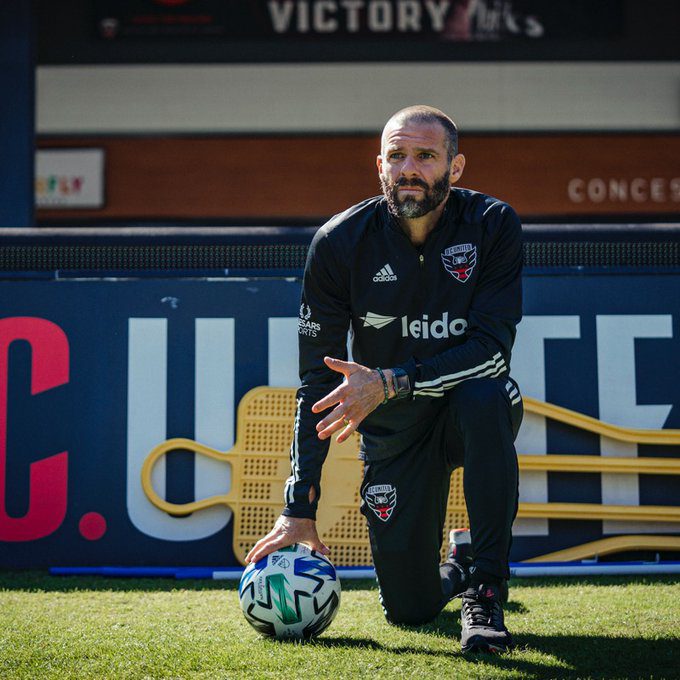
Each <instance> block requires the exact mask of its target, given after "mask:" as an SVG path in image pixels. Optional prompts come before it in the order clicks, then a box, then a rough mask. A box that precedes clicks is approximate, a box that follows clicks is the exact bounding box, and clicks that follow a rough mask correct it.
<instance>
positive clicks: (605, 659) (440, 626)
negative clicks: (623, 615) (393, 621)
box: [270, 612, 680, 678]
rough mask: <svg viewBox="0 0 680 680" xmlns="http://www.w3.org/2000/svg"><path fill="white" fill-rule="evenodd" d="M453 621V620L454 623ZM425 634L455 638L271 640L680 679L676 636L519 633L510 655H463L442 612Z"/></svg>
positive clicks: (524, 667)
mask: <svg viewBox="0 0 680 680" xmlns="http://www.w3.org/2000/svg"><path fill="white" fill-rule="evenodd" d="M452 618H455V621H453V620H451V619H452ZM414 630H421V631H423V632H438V633H441V634H444V635H449V636H450V637H451V648H450V649H449V650H434V649H428V648H426V647H420V646H418V645H410V646H404V645H386V644H382V643H381V642H379V641H378V640H375V639H372V638H358V637H333V636H323V637H320V638H316V639H314V640H310V641H308V642H300V641H295V642H291V641H285V640H271V641H270V642H271V643H272V644H277V645H286V644H302V645H312V646H315V647H328V648H344V649H360V650H364V649H365V650H373V651H381V652H386V653H391V654H410V655H414V656H426V657H439V658H450V659H451V660H452V661H455V660H459V661H463V660H464V661H465V662H468V663H471V664H474V665H479V666H483V665H489V666H494V667H496V668H499V669H505V670H509V671H515V672H519V673H520V674H521V676H522V677H523V678H555V677H557V676H556V673H558V674H559V677H560V678H582V677H597V678H629V677H661V678H670V677H678V676H679V671H680V668H679V667H678V659H677V650H678V640H677V638H661V639H657V640H650V639H642V638H634V637H615V638H611V637H605V636H578V635H531V634H529V635H520V636H517V637H516V638H515V644H516V650H515V652H513V653H512V654H463V653H462V652H461V651H460V643H459V641H458V639H459V636H460V624H459V623H458V621H457V617H455V616H454V613H453V612H451V613H447V612H444V613H443V614H442V615H440V616H439V617H438V619H437V621H435V622H433V623H432V624H430V625H428V626H421V627H420V628H419V629H414ZM530 652H537V653H540V654H543V655H546V656H549V657H552V658H553V659H554V660H555V661H556V662H557V663H558V664H559V667H558V666H557V665H556V664H555V663H554V662H553V663H550V662H546V663H541V662H540V661H534V660H530V659H528V658H527V656H526V655H527V653H530Z"/></svg>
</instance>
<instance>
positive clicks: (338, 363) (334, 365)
mask: <svg viewBox="0 0 680 680" xmlns="http://www.w3.org/2000/svg"><path fill="white" fill-rule="evenodd" d="M323 361H324V363H325V364H326V366H328V368H330V369H331V370H332V371H337V372H338V373H342V374H343V375H345V376H348V375H349V374H350V373H351V369H352V366H354V362H353V361H343V360H342V359H334V358H333V357H324V358H323Z"/></svg>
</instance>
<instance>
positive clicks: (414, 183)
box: [394, 177, 430, 189]
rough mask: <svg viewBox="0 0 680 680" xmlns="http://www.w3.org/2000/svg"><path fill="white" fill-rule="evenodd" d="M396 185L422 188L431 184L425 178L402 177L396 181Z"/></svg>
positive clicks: (426, 187)
mask: <svg viewBox="0 0 680 680" xmlns="http://www.w3.org/2000/svg"><path fill="white" fill-rule="evenodd" d="M394 186H395V187H420V188H421V189H429V188H430V186H429V185H428V183H427V182H426V181H425V180H422V179H418V178H417V177H413V178H412V179H407V178H406V177H400V178H399V179H398V180H397V181H396V182H395V185H394Z"/></svg>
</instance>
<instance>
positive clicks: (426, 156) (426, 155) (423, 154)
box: [420, 151, 434, 158]
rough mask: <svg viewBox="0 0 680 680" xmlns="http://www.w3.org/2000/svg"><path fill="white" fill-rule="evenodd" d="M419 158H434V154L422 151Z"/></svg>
mask: <svg viewBox="0 0 680 680" xmlns="http://www.w3.org/2000/svg"><path fill="white" fill-rule="evenodd" d="M420 157H421V158H434V154H432V153H430V152H429V151H423V152H421V153H420Z"/></svg>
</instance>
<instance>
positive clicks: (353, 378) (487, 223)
mask: <svg viewBox="0 0 680 680" xmlns="http://www.w3.org/2000/svg"><path fill="white" fill-rule="evenodd" d="M377 165H378V173H379V177H380V183H381V185H382V190H383V195H382V196H378V197H375V198H370V199H368V200H366V201H363V202H362V203H359V204H357V205H355V206H352V207H351V208H349V209H348V210H346V211H345V212H343V213H340V214H339V215H336V216H335V217H333V218H332V219H331V220H330V221H329V222H328V223H327V224H325V225H324V226H323V227H321V229H319V231H318V232H317V234H316V235H315V237H314V239H313V241H312V244H311V247H310V249H309V253H308V258H307V264H306V267H305V273H304V279H303V290H302V306H301V316H302V317H303V318H304V319H305V320H306V321H307V322H308V321H313V322H314V323H315V324H317V325H318V327H319V328H318V330H316V331H315V332H314V333H309V332H308V329H309V323H304V324H300V334H299V341H300V378H301V381H302V386H301V387H300V389H299V390H298V394H297V414H296V418H295V428H294V437H293V444H292V446H291V476H290V478H289V479H288V481H287V482H286V487H285V492H284V493H285V503H286V505H285V509H284V510H283V513H282V515H281V517H280V518H279V519H278V521H277V522H276V524H275V526H274V528H273V530H272V531H271V532H270V533H269V534H268V535H267V536H265V537H264V538H262V539H261V540H260V541H259V542H258V543H257V544H256V545H255V546H254V547H253V549H252V550H251V551H250V553H249V554H248V556H247V558H246V559H247V561H249V562H251V561H258V560H260V559H262V558H263V557H264V556H266V555H267V554H269V553H270V552H272V551H274V550H278V549H280V548H282V547H285V546H287V545H291V544H293V543H305V544H307V545H309V546H310V547H311V548H313V549H314V550H318V551H320V552H322V553H324V554H328V552H329V550H328V548H327V547H326V546H325V545H324V544H323V543H322V541H321V540H320V538H319V536H318V534H317V530H316V524H315V517H316V509H317V505H318V502H319V498H320V496H321V488H320V485H319V480H320V478H321V467H322V465H323V462H324V460H325V457H326V454H327V452H328V445H329V437H331V436H332V435H333V434H334V433H338V435H337V440H338V441H339V442H342V441H344V440H346V439H347V438H348V437H349V436H350V435H351V434H352V433H353V432H354V431H355V430H358V432H359V433H360V434H361V456H362V458H363V459H364V461H365V466H364V479H363V483H362V485H361V497H362V504H361V511H362V513H363V514H364V516H365V517H366V519H367V522H368V531H369V537H370V542H371V550H372V555H373V562H374V564H375V569H376V575H377V578H378V583H379V586H380V598H381V602H382V605H383V608H384V610H385V615H386V617H387V619H388V621H390V622H391V623H395V624H411V625H418V624H422V623H425V622H427V621H430V620H431V619H433V618H434V617H435V616H437V614H438V613H439V612H440V611H441V609H442V608H443V607H444V606H445V605H446V604H447V602H449V601H450V600H451V599H452V598H453V597H456V596H461V597H462V606H461V612H462V615H461V616H462V636H461V643H462V649H463V651H506V650H508V649H510V648H511V646H512V638H511V636H510V633H509V632H508V630H507V629H506V627H505V624H504V619H503V608H502V606H503V601H504V599H505V597H506V595H507V585H506V582H507V579H508V578H509V569H508V554H509V550H510V543H511V540H512V533H511V528H512V522H513V520H514V518H515V514H516V512H517V499H518V492H517V479H518V473H517V455H516V452H515V447H514V440H515V437H516V435H517V431H518V429H519V425H520V423H521V420H522V411H523V407H522V400H521V396H520V393H519V389H518V387H517V384H516V383H515V382H514V380H512V378H510V377H509V371H510V353H511V349H512V344H513V342H514V338H515V327H516V324H517V323H518V322H519V320H520V319H521V306H522V304H521V269H522V243H521V225H520V222H519V219H518V217H517V215H516V213H515V212H514V211H513V209H512V208H511V207H510V206H508V205H507V204H506V203H503V202H502V201H500V200H498V199H496V198H492V197H490V196H486V195H484V194H481V193H478V192H475V191H470V190H468V189H459V188H455V187H452V186H451V185H453V184H455V183H456V182H457V181H458V180H459V179H460V177H461V175H462V173H463V169H464V167H465V157H464V156H463V155H462V154H459V153H458V133H457V129H456V126H455V124H454V123H453V121H452V120H451V119H450V118H449V117H448V116H447V115H446V114H444V113H443V112H442V111H439V110H438V109H435V108H432V107H429V106H423V105H418V106H411V107H408V108H406V109H402V110H401V111H399V112H397V113H395V114H394V115H393V116H392V117H391V118H390V119H389V121H388V122H387V124H386V125H385V128H384V130H383V133H382V139H381V151H380V155H378V157H377ZM316 327H317V326H314V328H315V329H316ZM348 331H350V333H351V338H352V345H351V347H352V357H353V361H348V360H347V350H346V341H347V332H348ZM461 465H462V466H463V468H464V491H465V500H466V504H467V510H468V516H469V519H470V533H469V535H468V534H467V532H457V533H456V532H451V545H450V548H449V552H448V557H447V560H446V561H445V562H444V563H443V564H441V565H440V564H439V553H440V549H441V544H442V536H443V531H444V528H445V527H444V523H445V518H446V503H447V499H448V493H449V484H450V476H451V472H452V471H453V470H454V469H455V468H456V467H459V466H461ZM465 536H469V539H468V541H466V540H465ZM461 537H462V540H461ZM454 539H456V540H454Z"/></svg>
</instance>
